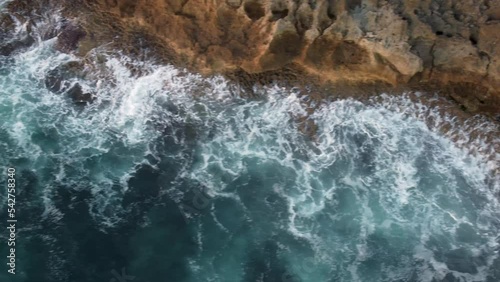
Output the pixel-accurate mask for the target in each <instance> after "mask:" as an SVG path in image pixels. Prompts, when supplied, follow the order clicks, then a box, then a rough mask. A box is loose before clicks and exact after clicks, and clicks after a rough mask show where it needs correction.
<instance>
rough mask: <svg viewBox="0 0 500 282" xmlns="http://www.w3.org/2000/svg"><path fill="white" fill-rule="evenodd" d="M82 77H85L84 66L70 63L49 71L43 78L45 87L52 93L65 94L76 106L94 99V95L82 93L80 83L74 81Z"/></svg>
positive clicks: (76, 62)
mask: <svg viewBox="0 0 500 282" xmlns="http://www.w3.org/2000/svg"><path fill="white" fill-rule="evenodd" d="M83 77H85V69H84V64H83V63H82V62H79V61H72V62H69V63H66V64H63V65H60V66H58V67H56V68H54V69H52V70H51V71H49V72H48V74H47V76H46V77H45V86H46V87H47V89H49V90H50V91H51V92H53V93H57V94H62V93H65V94H66V95H67V96H68V97H69V98H71V99H72V100H73V102H75V103H76V104H87V103H91V102H92V101H93V100H94V99H95V97H94V95H93V94H91V93H86V92H84V91H83V88H82V86H81V85H80V83H78V82H75V80H76V79H78V78H83Z"/></svg>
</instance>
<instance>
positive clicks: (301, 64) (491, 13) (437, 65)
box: [58, 0, 500, 117]
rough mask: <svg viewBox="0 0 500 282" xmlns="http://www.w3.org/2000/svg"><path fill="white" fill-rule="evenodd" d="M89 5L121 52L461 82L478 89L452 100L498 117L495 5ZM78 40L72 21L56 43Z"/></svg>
mask: <svg viewBox="0 0 500 282" xmlns="http://www.w3.org/2000/svg"><path fill="white" fill-rule="evenodd" d="M93 3H95V4H94V5H95V10H94V12H93V13H95V14H93V15H90V16H89V18H88V19H87V20H86V21H85V22H84V24H85V30H88V31H92V33H95V34H96V38H102V40H103V44H104V43H106V42H109V38H110V37H111V36H113V37H114V36H115V34H116V33H117V32H118V33H119V34H120V37H121V38H124V41H123V42H121V43H123V44H127V46H137V45H135V44H130V38H131V37H133V36H132V35H133V34H135V33H140V34H142V35H147V37H148V38H154V40H152V41H154V42H156V43H157V46H159V47H158V48H156V49H155V50H156V52H157V53H158V55H159V56H163V54H165V56H168V59H169V61H170V62H172V63H174V64H176V65H180V66H182V67H187V68H189V69H191V70H195V71H199V72H201V73H203V74H211V73H214V72H218V73H221V72H222V73H231V72H234V71H235V70H237V69H242V70H244V71H245V72H248V73H252V74H257V73H264V72H267V71H275V70H280V69H283V68H288V67H289V66H291V65H293V66H294V67H296V68H297V69H301V70H305V71H306V74H307V75H311V76H319V77H320V79H321V80H322V81H331V82H334V83H340V84H349V85H353V86H355V85H356V84H358V85H365V84H367V85H369V84H374V85H379V84H383V85H392V86H393V87H410V88H411V89H416V90H425V89H427V88H428V87H431V86H432V87H434V86H436V85H437V86H438V88H439V86H441V88H446V86H447V85H456V84H457V83H460V84H462V83H467V84H468V85H474V86H478V87H481V89H482V90H481V92H480V93H479V92H478V91H473V90H471V91H469V90H468V89H474V88H473V87H467V89H466V90H467V91H465V92H463V95H464V96H466V98H462V97H458V96H457V97H458V98H457V97H455V98H454V99H456V100H459V102H458V103H464V102H463V101H467V102H466V104H467V105H464V106H465V107H466V108H467V109H468V110H469V111H477V112H483V111H487V112H489V113H490V114H493V115H492V116H493V117H494V116H495V114H496V113H497V112H499V111H500V67H499V66H500V57H499V56H500V44H498V43H499V42H500V41H499V40H500V39H499V38H498V37H499V36H500V24H499V21H500V12H499V11H500V4H498V1H487V2H484V1H474V0H450V1H442V0H426V1H415V0H409V1H398V0H387V1H376V0H353V1H307V0H297V1H290V0H217V1H203V0H188V1H187V0H175V1H152V2H151V3H148V4H145V3H142V4H141V3H137V1H131V0H106V1H93ZM68 10H70V9H68ZM74 16H75V17H77V16H78V15H77V14H76V13H75V15H74ZM94 23H98V24H94ZM108 27H111V28H108ZM100 29H102V30H100ZM85 34H86V33H85V31H84V30H83V29H82V28H80V27H79V26H78V25H76V24H69V25H67V26H66V27H65V28H64V30H63V32H62V33H61V34H60V36H59V37H60V38H59V40H58V46H59V48H61V49H63V50H74V49H75V48H76V47H78V45H79V44H81V43H79V41H80V40H81V39H82V38H83V37H85ZM89 34H90V32H89ZM89 37H90V36H89ZM85 40H87V39H85ZM106 40H107V41H106ZM130 48H136V47H130ZM136 49H139V48H136ZM162 50H163V51H162ZM139 51H141V50H139ZM139 53H140V52H139ZM483 90H484V91H483ZM454 92H456V90H454ZM447 94H448V93H447ZM455 96H456V95H455Z"/></svg>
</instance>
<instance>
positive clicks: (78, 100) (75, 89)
mask: <svg viewBox="0 0 500 282" xmlns="http://www.w3.org/2000/svg"><path fill="white" fill-rule="evenodd" d="M66 95H68V97H70V98H71V99H72V100H73V102H74V103H75V104H78V105H86V104H88V103H92V102H93V101H94V99H95V97H94V95H92V94H91V93H85V92H83V89H82V86H81V85H80V84H79V83H75V84H74V85H72V86H71V87H70V88H69V89H68V90H67V91H66Z"/></svg>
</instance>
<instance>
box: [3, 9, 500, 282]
mask: <svg viewBox="0 0 500 282" xmlns="http://www.w3.org/2000/svg"><path fill="white" fill-rule="evenodd" d="M0 5H1V4H0ZM38 28H40V29H42V28H43V23H39V25H38ZM23 32H26V30H25V27H23V26H22V24H20V25H19V28H18V30H16V31H15V33H14V34H13V38H15V37H16V36H18V37H19V36H23ZM4 40H10V39H4ZM54 40H55V39H50V40H45V41H44V40H41V39H38V41H37V42H36V43H35V44H34V45H33V46H32V47H30V48H27V49H24V50H22V51H18V52H15V53H13V54H11V55H10V56H8V57H1V56H0V156H1V157H0V160H1V162H0V171H2V172H5V171H6V170H7V167H9V166H13V167H15V168H16V170H17V176H16V177H17V183H18V196H17V203H16V205H17V207H18V209H19V211H18V217H19V223H18V226H19V228H20V230H19V233H18V237H19V239H18V240H19V244H18V247H17V257H18V265H17V267H16V269H17V274H16V275H15V276H12V275H10V274H7V273H6V271H2V272H1V274H0V280H1V281H13V282H14V281H33V282H46V281H47V282H51V281H71V282H77V281H82V282H89V281H92V282H93V281H97V282H100V281H105V282H107V281H139V282H157V281H193V282H194V281H228V282H233V281H245V282H246V281H249V282H256V281H277V282H281V281H283V282H292V281H311V282H321V281H332V282H333V281H499V280H500V258H499V254H498V252H499V249H500V247H499V242H500V241H499V240H500V238H499V230H500V209H499V207H500V206H499V201H498V193H499V191H500V176H499V175H498V162H499V160H500V157H499V155H498V154H497V151H498V150H497V148H495V146H498V145H499V139H498V135H497V136H496V138H493V139H490V140H489V141H488V142H485V141H484V138H483V137H482V135H486V134H489V135H491V133H492V132H493V133H494V132H495V131H498V126H497V125H495V124H493V123H489V122H487V121H484V122H475V123H474V122H471V124H472V125H471V126H469V127H466V126H465V125H463V124H457V123H455V122H454V120H453V119H452V118H449V117H448V116H446V114H443V113H442V112H441V111H440V110H439V109H438V108H434V107H430V106H428V105H426V104H425V103H423V102H419V101H418V99H410V95H406V94H405V95H401V96H397V97H395V96H388V95H380V96H379V97H375V98H373V99H372V100H370V101H365V102H360V101H356V100H353V99H345V100H336V101H331V102H326V101H325V102H324V103H321V104H315V102H313V101H310V100H309V99H308V97H307V96H303V95H299V93H298V91H296V90H294V89H285V88H281V87H278V86H272V87H271V86H270V87H261V88H255V89H254V90H255V91H256V92H258V93H259V94H260V95H259V98H253V99H248V98H241V97H238V96H237V95H234V91H233V90H234V88H235V87H234V85H231V83H230V82H228V81H226V80H225V79H224V78H222V77H212V78H202V77H201V76H199V75H196V74H192V73H189V72H186V71H184V70H180V69H177V68H175V67H172V66H158V65H154V64H150V63H145V62H138V61H135V60H134V59H133V58H127V57H125V56H120V55H119V53H117V52H115V53H112V52H108V51H109V50H105V49H102V50H96V51H95V52H94V53H93V54H91V55H89V56H88V58H86V59H87V60H88V61H91V62H92V64H93V67H89V66H88V67H87V68H91V69H90V70H89V69H88V70H87V72H88V73H90V75H87V76H86V78H77V77H72V78H68V83H70V84H73V85H74V84H75V83H78V84H79V85H80V86H81V88H82V89H83V91H84V92H88V93H93V95H94V96H95V100H94V101H91V102H90V103H88V104H87V105H81V104H75V102H74V101H73V100H72V99H71V97H69V96H68V95H66V94H64V93H60V94H55V93H52V92H50V91H49V90H47V88H46V87H45V79H46V77H47V75H48V74H49V73H50V72H51V70H53V69H55V68H57V67H58V66H61V65H64V64H67V63H68V62H72V61H75V60H78V59H77V58H76V57H73V56H72V55H67V54H62V53H59V52H57V51H55V50H54V48H53V45H54V43H55V41H54ZM97 57H99V59H96V58H97ZM97 61H99V62H97ZM130 66H134V68H135V69H140V72H134V73H132V72H131V71H130V69H131V68H130ZM422 96H425V95H423V94H422ZM426 97H428V96H426ZM436 99H437V98H436ZM311 107H314V108H315V110H314V111H309V108H311ZM305 117H307V118H305ZM304 119H307V120H308V125H312V124H315V126H316V128H315V130H314V131H315V132H314V136H307V135H306V134H304V130H302V128H303V126H304V124H303V122H304ZM430 119H432V122H430V121H429V120H430ZM443 127H448V129H449V130H446V132H448V134H445V133H444V132H445V131H443V130H442V128H443ZM450 128H451V129H450ZM472 131H475V132H476V133H475V136H474V138H472V137H471V134H470V132H472ZM478 132H479V134H478ZM469 139H470V140H469ZM5 174H6V173H2V175H1V176H0V180H2V182H1V183H5V182H4V181H5V177H6V175H5ZM1 195H2V201H1V204H0V205H1V206H0V208H1V211H0V214H2V215H3V216H2V219H4V218H5V212H6V201H5V195H6V191H5V189H2V190H1ZM6 235H7V233H6V232H3V231H2V233H1V234H0V236H1V237H2V238H6V237H5V236H6ZM0 250H1V253H2V257H5V256H4V255H5V254H6V245H5V244H2V245H1V246H0ZM124 274H126V275H124Z"/></svg>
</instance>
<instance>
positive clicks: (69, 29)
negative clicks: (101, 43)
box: [55, 22, 87, 53]
mask: <svg viewBox="0 0 500 282" xmlns="http://www.w3.org/2000/svg"><path fill="white" fill-rule="evenodd" d="M86 35H87V32H86V31H85V30H84V29H83V28H82V27H81V26H80V25H77V24H75V23H72V22H68V23H67V24H66V25H65V26H64V28H63V29H62V30H61V33H60V34H59V36H58V37H57V43H56V46H55V47H56V49H57V50H59V51H61V52H65V53H69V52H71V51H74V50H76V49H77V48H78V43H79V42H80V41H81V40H82V39H84V38H85V36H86Z"/></svg>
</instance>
